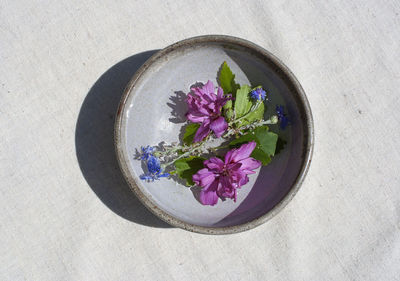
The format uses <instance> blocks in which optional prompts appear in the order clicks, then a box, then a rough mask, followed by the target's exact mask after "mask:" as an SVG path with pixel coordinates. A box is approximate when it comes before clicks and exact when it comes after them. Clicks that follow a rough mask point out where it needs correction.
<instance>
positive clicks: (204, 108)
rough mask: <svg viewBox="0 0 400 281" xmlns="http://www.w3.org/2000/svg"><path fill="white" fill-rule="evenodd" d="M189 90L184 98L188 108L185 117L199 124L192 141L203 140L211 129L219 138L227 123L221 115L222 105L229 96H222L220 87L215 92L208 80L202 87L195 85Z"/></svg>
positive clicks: (222, 92)
mask: <svg viewBox="0 0 400 281" xmlns="http://www.w3.org/2000/svg"><path fill="white" fill-rule="evenodd" d="M191 90H192V91H191V93H189V94H188V96H187V99H186V102H187V105H188V109H189V110H188V112H187V113H186V117H187V119H189V120H190V121H191V122H194V123H200V124H201V125H200V128H199V129H198V130H197V132H196V134H195V136H194V139H193V141H194V142H198V141H201V140H203V139H204V138H205V137H206V136H207V135H208V134H209V133H210V132H211V131H213V132H214V134H215V136H216V137H218V138H219V137H220V136H221V135H222V134H223V133H224V132H225V131H226V129H227V128H228V123H227V122H226V121H225V118H224V117H223V116H221V110H222V106H224V105H225V103H226V102H227V101H228V100H229V99H231V97H230V96H227V95H225V96H224V91H223V90H222V88H221V87H218V90H217V94H215V88H214V84H213V83H212V82H211V81H210V80H208V82H207V83H206V84H205V85H204V86H203V87H195V88H192V89H191Z"/></svg>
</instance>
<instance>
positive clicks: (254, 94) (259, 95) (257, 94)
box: [250, 88, 267, 100]
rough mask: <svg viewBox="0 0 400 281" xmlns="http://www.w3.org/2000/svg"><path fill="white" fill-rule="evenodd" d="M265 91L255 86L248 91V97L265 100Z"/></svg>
mask: <svg viewBox="0 0 400 281" xmlns="http://www.w3.org/2000/svg"><path fill="white" fill-rule="evenodd" d="M266 96H267V93H266V92H265V91H264V90H263V88H257V89H255V90H253V91H251V92H250V97H251V98H252V99H253V100H265V98H266Z"/></svg>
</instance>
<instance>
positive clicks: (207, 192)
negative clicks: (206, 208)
mask: <svg viewBox="0 0 400 281" xmlns="http://www.w3.org/2000/svg"><path fill="white" fill-rule="evenodd" d="M217 186H218V182H217V181H214V182H213V183H212V184H211V185H210V186H209V187H207V188H203V189H202V190H201V191H200V196H199V199H200V202H201V204H203V205H211V206H214V205H215V204H217V203H218V195H217Z"/></svg>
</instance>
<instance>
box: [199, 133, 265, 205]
mask: <svg viewBox="0 0 400 281" xmlns="http://www.w3.org/2000/svg"><path fill="white" fill-rule="evenodd" d="M255 147H256V143H255V142H254V141H252V142H249V143H247V144H243V145H242V146H241V147H239V148H238V149H232V150H230V151H228V152H227V153H226V155H225V161H222V160H221V159H219V158H217V157H212V158H210V159H209V160H205V161H204V165H205V168H204V169H201V170H199V171H198V172H197V173H196V174H194V175H193V181H194V182H195V183H196V184H197V185H199V186H201V187H202V188H203V189H202V190H201V192H200V202H201V203H202V204H203V205H215V204H217V202H218V197H219V198H221V199H225V198H231V199H233V200H234V201H235V202H236V196H237V189H238V188H240V187H241V186H242V185H245V184H246V183H248V181H249V177H248V176H247V175H248V174H254V173H255V172H254V171H253V170H254V169H257V168H258V167H260V166H261V162H260V161H258V160H255V159H254V158H252V157H250V155H251V153H252V152H253V150H254V148H255Z"/></svg>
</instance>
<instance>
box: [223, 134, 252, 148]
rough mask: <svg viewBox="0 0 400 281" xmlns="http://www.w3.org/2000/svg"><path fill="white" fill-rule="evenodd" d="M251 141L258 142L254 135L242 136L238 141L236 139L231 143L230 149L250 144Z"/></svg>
mask: <svg viewBox="0 0 400 281" xmlns="http://www.w3.org/2000/svg"><path fill="white" fill-rule="evenodd" d="M251 141H256V136H255V135H254V134H252V133H249V134H246V135H243V136H240V137H239V138H238V139H234V140H233V141H231V142H230V143H229V146H230V147H239V146H241V145H242V144H244V143H248V142H251ZM256 142H257V141H256Z"/></svg>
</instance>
